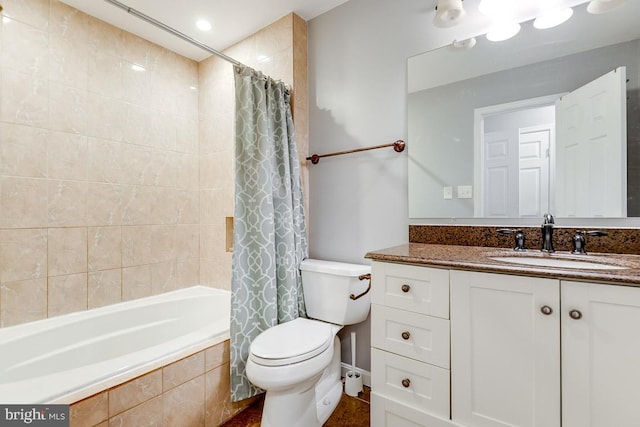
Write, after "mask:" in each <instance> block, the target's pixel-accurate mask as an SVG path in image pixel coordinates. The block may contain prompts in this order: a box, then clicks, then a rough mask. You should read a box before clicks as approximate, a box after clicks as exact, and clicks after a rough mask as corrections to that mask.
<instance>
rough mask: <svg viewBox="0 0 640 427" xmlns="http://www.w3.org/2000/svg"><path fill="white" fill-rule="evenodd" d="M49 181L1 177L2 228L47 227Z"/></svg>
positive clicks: (0, 215)
mask: <svg viewBox="0 0 640 427" xmlns="http://www.w3.org/2000/svg"><path fill="white" fill-rule="evenodd" d="M47 189H48V182H47V181H46V180H42V179H34V178H13V177H0V206H2V209H0V228H24V227H46V226H47V212H46V209H43V207H44V206H46V205H47V200H48V194H47Z"/></svg>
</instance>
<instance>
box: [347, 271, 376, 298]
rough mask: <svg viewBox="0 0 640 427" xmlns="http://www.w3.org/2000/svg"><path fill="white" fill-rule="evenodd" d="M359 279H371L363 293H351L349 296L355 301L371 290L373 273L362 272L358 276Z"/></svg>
mask: <svg viewBox="0 0 640 427" xmlns="http://www.w3.org/2000/svg"><path fill="white" fill-rule="evenodd" d="M358 279H360V280H367V279H368V280H369V286H367V289H366V290H365V291H364V292H363V293H361V294H358V295H354V294H351V295H349V298H351V299H352V300H354V301H355V300H357V299H358V298H360V297H363V296H365V295H366V294H368V293H369V291H370V290H371V274H361V275H360V276H358Z"/></svg>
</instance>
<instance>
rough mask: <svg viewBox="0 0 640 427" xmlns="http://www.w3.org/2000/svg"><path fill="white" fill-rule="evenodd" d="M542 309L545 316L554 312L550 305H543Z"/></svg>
mask: <svg viewBox="0 0 640 427" xmlns="http://www.w3.org/2000/svg"><path fill="white" fill-rule="evenodd" d="M540 311H541V312H542V314H544V315H545V316H548V315H550V314H551V313H553V310H552V309H551V307H549V306H548V305H543V306H542V307H540Z"/></svg>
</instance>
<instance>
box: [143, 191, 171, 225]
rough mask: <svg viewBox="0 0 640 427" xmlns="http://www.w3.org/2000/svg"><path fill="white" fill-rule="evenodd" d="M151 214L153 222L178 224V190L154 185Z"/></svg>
mask: <svg viewBox="0 0 640 427" xmlns="http://www.w3.org/2000/svg"><path fill="white" fill-rule="evenodd" d="M149 215H150V217H149V219H150V221H149V222H150V223H151V224H176V223H177V222H178V191H177V190H176V189H175V188H166V187H154V188H153V200H152V202H151V206H150V213H149Z"/></svg>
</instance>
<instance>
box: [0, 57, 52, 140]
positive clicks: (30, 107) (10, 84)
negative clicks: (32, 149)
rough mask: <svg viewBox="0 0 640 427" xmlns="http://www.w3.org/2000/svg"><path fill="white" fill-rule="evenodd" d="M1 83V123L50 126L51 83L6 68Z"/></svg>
mask: <svg viewBox="0 0 640 427" xmlns="http://www.w3.org/2000/svg"><path fill="white" fill-rule="evenodd" d="M1 78H2V80H1V81H0V90H1V91H2V97H0V121H3V122H9V123H19V124H24V125H28V126H35V127H41V128H45V127H47V126H48V125H49V81H48V80H47V79H44V78H34V77H33V76H31V75H29V74H26V73H21V72H18V71H14V70H10V69H8V68H5V69H3V70H2V75H1Z"/></svg>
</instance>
